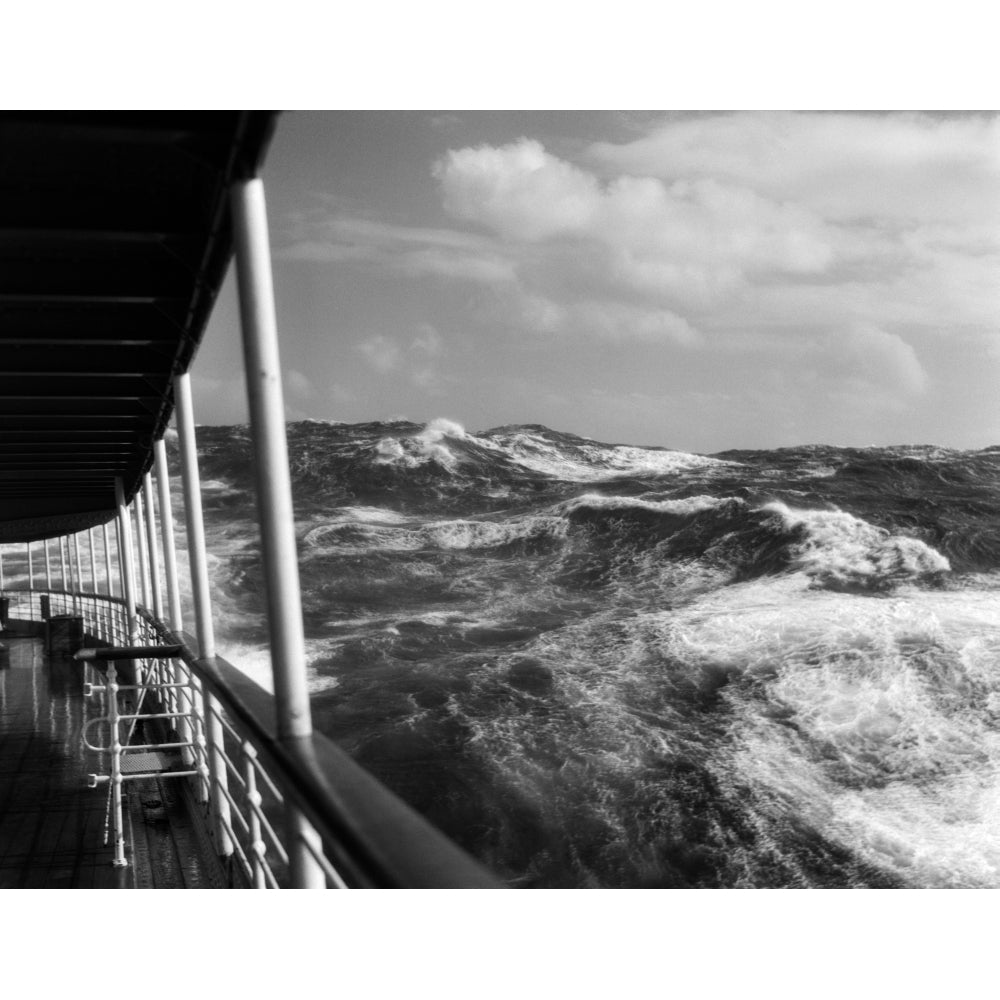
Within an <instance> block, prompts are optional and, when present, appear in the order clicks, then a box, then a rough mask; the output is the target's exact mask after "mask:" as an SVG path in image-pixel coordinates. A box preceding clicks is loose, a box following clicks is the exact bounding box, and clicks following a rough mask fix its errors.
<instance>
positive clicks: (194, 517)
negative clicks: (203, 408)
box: [174, 372, 233, 856]
mask: <svg viewBox="0 0 1000 1000" xmlns="http://www.w3.org/2000/svg"><path fill="white" fill-rule="evenodd" d="M174 402H175V403H176V407H177V409H176V413H177V436H178V443H179V445H180V453H181V474H182V478H183V480H184V516H185V520H186V523H187V540H188V561H189V563H190V566H191V589H192V596H193V597H194V614H195V622H196V623H197V633H198V645H199V647H200V655H201V656H202V657H204V658H206V659H210V658H211V657H213V656H215V625H214V623H213V622H212V598H211V588H210V583H209V578H208V558H207V554H206V549H205V522H204V518H203V516H202V510H201V477H200V475H199V473H198V443H197V441H196V439H195V433H194V409H193V407H192V405H191V378H190V376H189V375H188V374H187V372H185V373H184V374H182V375H177V376H176V377H175V378H174ZM219 711H220V709H219V703H218V701H217V700H216V699H215V698H214V697H213V696H212V695H211V694H210V693H208V692H205V693H204V730H205V737H206V739H207V742H208V767H209V774H210V775H211V796H210V798H211V804H212V815H213V818H214V819H215V835H216V850H217V851H218V853H219V854H221V855H223V856H227V855H230V854H232V853H233V844H232V840H231V838H230V836H229V830H228V827H229V825H230V811H229V801H228V800H227V799H226V796H225V793H224V791H223V789H224V788H226V787H227V786H228V782H227V780H226V765H225V761H224V760H223V757H222V752H221V751H222V743H223V739H224V734H223V730H222V723H221V721H220V720H219V717H218V713H219Z"/></svg>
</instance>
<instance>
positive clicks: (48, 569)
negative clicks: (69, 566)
mask: <svg viewBox="0 0 1000 1000" xmlns="http://www.w3.org/2000/svg"><path fill="white" fill-rule="evenodd" d="M45 589H46V590H51V589H52V558H51V556H50V555H49V539H48V538H46V539H45Z"/></svg>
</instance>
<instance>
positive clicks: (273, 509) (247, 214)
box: [230, 178, 326, 889]
mask: <svg viewBox="0 0 1000 1000" xmlns="http://www.w3.org/2000/svg"><path fill="white" fill-rule="evenodd" d="M230 204H231V208H232V216H233V234H234V239H235V246H236V266H237V278H238V283H239V295H240V327H241V329H242V333H243V361H244V368H245V370H246V382H247V398H248V401H249V407H250V428H251V436H252V438H253V442H254V456H255V463H254V464H255V469H256V477H257V512H258V521H259V523H260V534H261V553H262V559H263V564H264V566H263V568H264V580H265V587H266V590H267V606H268V625H269V630H270V643H271V672H272V675H273V678H274V699H275V711H276V713H277V720H276V722H277V729H278V737H279V739H284V740H288V741H290V742H292V741H295V740H300V739H305V738H308V737H309V736H310V735H311V734H312V715H311V711H310V707H309V687H308V683H307V672H306V656H305V638H304V635H303V630H302V600H301V595H300V590H299V565H298V553H297V550H296V546H295V511H294V509H293V506H292V486H291V477H290V474H289V471H288V442H287V439H286V437H285V404H284V398H283V395H282V389H281V361H280V358H279V355H278V331H277V321H276V317H275V308H274V288H273V283H272V280H271V253H270V247H269V245H268V230H267V209H266V205H265V201H264V184H263V182H262V181H261V180H260V178H253V179H252V180H247V181H239V182H237V183H236V184H234V185H233V189H232V195H231V199H230ZM287 819H288V828H289V833H290V838H289V840H290V843H289V863H290V868H291V877H292V884H293V885H294V886H295V887H296V888H303V889H313V888H316V889H322V888H325V887H326V878H325V876H324V874H323V871H322V869H321V868H320V867H319V865H318V864H317V862H316V860H315V858H314V857H313V855H312V853H311V852H310V851H309V849H308V848H307V847H306V846H305V844H304V843H303V841H308V842H310V843H312V844H314V845H317V846H318V842H319V838H318V837H317V835H316V832H315V830H313V829H312V827H311V826H309V824H308V823H306V822H305V819H304V817H302V815H301V814H300V813H299V812H298V811H297V810H294V809H292V808H289V810H288V816H287Z"/></svg>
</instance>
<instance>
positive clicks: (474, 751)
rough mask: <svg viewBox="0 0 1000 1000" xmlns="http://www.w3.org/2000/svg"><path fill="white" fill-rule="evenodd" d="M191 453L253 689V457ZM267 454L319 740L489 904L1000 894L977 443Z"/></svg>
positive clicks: (993, 557)
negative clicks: (456, 856)
mask: <svg viewBox="0 0 1000 1000" xmlns="http://www.w3.org/2000/svg"><path fill="white" fill-rule="evenodd" d="M199 438H200V445H201V448H202V452H203V457H202V461H203V470H204V474H205V478H206V480H208V481H212V482H213V484H214V488H213V490H212V491H211V493H210V497H209V500H210V501H211V502H209V503H208V504H207V505H206V518H207V521H208V525H209V530H210V548H212V550H213V551H214V552H215V553H216V560H215V562H213V568H212V573H213V581H214V585H215V588H216V591H217V598H218V606H219V607H220V608H221V619H222V625H223V628H222V631H223V632H225V633H226V634H225V635H220V640H219V644H220V648H222V649H224V650H229V651H230V652H229V653H227V655H229V656H230V657H231V658H233V659H234V660H237V661H238V660H240V659H244V660H247V661H249V663H250V669H251V670H252V671H254V672H256V673H258V674H260V675H261V676H262V677H263V676H264V675H265V674H266V666H267V664H266V654H264V652H263V649H264V645H265V641H266V636H265V635H264V627H263V623H264V619H265V614H266V604H265V600H264V591H263V577H262V572H261V569H260V564H259V543H258V542H257V540H256V537H255V535H254V533H253V529H252V525H253V510H252V497H253V486H252V483H253V480H252V475H251V457H250V451H249V439H248V437H247V436H246V435H245V433H244V432H243V431H242V430H241V429H239V428H235V429H234V428H229V429H227V428H200V429H199ZM289 447H290V457H291V462H292V468H293V470H294V475H295V481H294V487H295V503H296V514H297V530H298V538H299V543H300V553H301V562H300V574H301V580H302V588H303V603H304V614H305V626H306V634H307V645H308V652H309V671H310V686H311V689H312V692H313V694H312V698H313V711H314V724H315V725H316V726H317V728H319V729H321V730H322V731H323V732H325V733H327V734H328V735H329V736H331V737H332V738H334V739H336V740H337V741H339V742H340V743H341V745H342V746H343V747H344V748H345V749H346V750H347V751H348V752H349V753H351V754H352V755H353V756H354V757H355V758H356V759H357V760H358V761H359V762H361V763H362V764H363V765H364V766H365V767H367V768H368V769H370V770H371V771H372V772H373V773H375V774H376V776H378V777H379V778H380V779H381V780H382V781H384V782H385V783H386V784H388V785H389V786H390V787H391V788H392V789H394V790H395V791H396V792H397V794H399V795H401V796H402V797H403V798H404V799H406V800H407V801H409V802H410V803H411V804H412V805H413V806H414V807H415V808H417V809H419V810H420V811H422V812H423V813H424V814H425V815H426V816H427V817H428V818H429V819H430V820H431V822H433V823H435V824H436V825H438V826H439V827H441V828H442V829H443V830H444V831H445V832H446V833H447V834H448V835H450V836H451V837H453V838H454V839H455V840H457V841H458V842H459V843H460V844H461V845H462V846H463V847H465V848H466V849H467V850H469V851H471V852H472V853H474V854H475V855H477V856H478V857H479V858H481V859H482V860H483V861H484V862H485V863H486V864H488V865H489V866H490V867H491V868H492V869H493V870H494V871H496V872H497V873H498V874H499V875H500V876H501V877H502V878H504V879H506V880H507V882H508V883H509V884H511V885H515V886H544V887H569V886H594V887H603V886H607V887H640V886H658V887H667V886H671V887H688V888H693V887H751V886H753V887H763V886H773V887H779V886H780V887H807V886H808V887H840V888H843V887H862V886H865V887H885V888H888V887H911V886H912V887H917V886H941V887H946V886H947V887H966V886H991V887H1000V833H998V832H997V831H1000V823H998V819H1000V792H998V791H997V789H998V787H1000V785H998V778H1000V674H998V673H997V671H996V663H997V661H998V658H1000V614H998V612H997V608H998V607H1000V521H998V519H997V518H996V510H997V506H998V504H1000V449H986V450H984V451H980V452H958V451H952V450H947V449H938V448H932V447H929V446H919V447H918V446H907V447H901V448H883V449H849V448H836V447H832V446H822V445H816V446H809V447H803V448H790V449H778V450H774V451H766V452H748V451H734V452H727V453H724V454H721V455H716V456H698V455H689V454H686V453H684V452H676V451H669V450H667V449H657V448H633V447H631V446H626V445H606V444H601V443H600V442H596V441H591V440H588V439H586V438H581V437H577V436H574V435H571V434H564V433H560V432H556V431H553V430H550V429H548V428H544V427H540V426H538V425H517V426H508V427H501V428H495V429H493V430H488V431H481V432H477V433H469V432H467V431H465V430H464V429H463V428H462V427H461V426H459V425H458V424H455V423H453V422H451V421H443V420H438V421H432V422H431V423H429V424H426V425H422V424H414V423H409V422H405V421H396V422H392V423H382V422H373V423H370V424H355V425H351V424H319V423H304V424H295V425H290V427H289ZM227 630H228V631H227Z"/></svg>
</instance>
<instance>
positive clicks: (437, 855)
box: [7, 591, 499, 889]
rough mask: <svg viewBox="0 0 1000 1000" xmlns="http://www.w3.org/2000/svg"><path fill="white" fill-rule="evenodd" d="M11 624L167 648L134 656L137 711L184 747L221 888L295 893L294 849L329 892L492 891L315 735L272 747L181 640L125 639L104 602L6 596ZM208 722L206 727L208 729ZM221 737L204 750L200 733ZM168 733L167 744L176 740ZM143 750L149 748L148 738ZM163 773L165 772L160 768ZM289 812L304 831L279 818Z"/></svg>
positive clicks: (247, 695) (266, 701)
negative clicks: (60, 623) (42, 624)
mask: <svg viewBox="0 0 1000 1000" xmlns="http://www.w3.org/2000/svg"><path fill="white" fill-rule="evenodd" d="M7 596H8V597H10V598H11V608H10V617H11V618H12V619H22V620H24V619H28V620H32V621H35V622H39V621H42V620H43V618H44V617H45V614H44V613H45V611H46V610H47V611H48V616H49V617H52V616H60V615H71V616H75V617H77V618H82V619H83V632H84V636H85V644H88V643H89V644H91V645H98V646H100V645H107V646H114V647H134V646H176V647H179V655H178V656H176V657H175V658H173V659H161V658H159V657H155V658H153V657H150V658H146V659H136V660H135V661H134V663H135V665H136V669H135V673H136V682H137V684H138V685H139V686H140V687H141V686H143V685H145V686H146V687H147V689H148V693H147V694H146V695H145V699H146V709H145V713H146V714H148V715H150V716H160V717H161V720H160V721H161V722H162V721H163V717H165V718H169V719H174V720H176V726H175V729H176V733H167V734H165V736H164V738H165V739H166V740H167V741H168V742H176V743H178V744H180V745H182V746H183V747H184V750H183V754H184V758H183V763H182V765H181V766H182V767H184V768H185V769H190V770H194V771H196V772H197V777H195V778H193V779H186V778H179V779H178V780H179V781H190V785H189V787H190V790H191V798H192V799H193V800H194V803H193V804H194V807H195V808H196V809H200V810H201V811H202V815H203V817H204V819H205V821H206V822H205V826H206V827H207V829H208V831H209V836H210V837H211V839H212V841H213V844H214V846H215V849H216V852H217V853H218V854H220V856H222V857H223V858H224V859H225V860H226V862H227V863H228V868H229V872H230V878H231V883H232V884H233V885H234V886H241V887H242V886H247V887H251V888H275V889H277V888H289V887H294V875H293V868H294V866H293V865H291V864H290V855H291V854H292V853H293V851H294V850H298V849H304V850H305V851H307V852H308V853H309V854H310V855H311V856H312V858H313V859H314V860H315V862H316V864H317V865H318V866H319V868H320V869H321V870H322V872H323V874H324V876H325V879H326V885H327V887H328V888H353V887H358V888H363V887H372V888H379V887H381V888H407V887H424V888H435V887H437V888H497V887H499V885H498V883H497V882H496V881H495V880H494V879H493V878H492V876H490V875H489V873H487V872H486V871H485V870H484V869H482V868H481V867H480V866H479V865H478V863H476V862H475V861H473V860H472V859H471V858H469V857H468V856H467V855H465V854H464V853H463V852H462V851H461V850H460V849H459V848H458V847H456V846H455V845H454V844H452V843H451V842H450V841H449V840H448V839H447V838H445V837H444V836H443V835H442V834H441V833H439V832H438V831H437V830H435V829H434V828H433V827H431V826H430V825H429V824H427V823H426V821H425V820H423V819H422V818H421V817H420V816H418V815H417V814H416V813H414V812H413V811H412V810H411V809H410V808H409V807H408V806H406V805H405V804H404V803H402V802H401V801H400V800H399V799H397V798H396V797H395V796H394V795H393V794H392V793H391V792H389V791H388V789H386V788H385V787H384V786H382V785H381V784H379V782H377V781H376V780H375V779H374V778H373V777H371V776H370V775H369V774H367V772H365V771H363V770H362V769H361V768H360V767H358V765H356V764H355V763H354V762H353V761H351V760H350V758H348V757H347V756H346V755H345V754H343V752H342V751H340V750H339V749H338V748H337V747H336V746H334V744H333V743H332V742H331V741H330V740H328V739H326V738H325V737H323V736H318V735H315V734H313V735H311V736H309V737H307V738H304V739H299V740H295V739H281V738H280V737H279V736H278V735H277V733H276V731H275V726H274V723H273V721H272V720H273V719H274V699H273V697H272V696H271V695H270V694H269V693H268V692H266V691H265V690H264V689H263V688H261V687H260V686H259V685H257V684H256V683H255V682H253V681H252V680H250V679H249V678H248V677H246V676H245V675H244V674H242V673H241V672H240V671H238V670H237V669H236V668H235V667H234V666H233V665H232V664H230V663H228V662H227V661H225V660H224V659H223V658H222V657H212V658H210V659H199V658H198V656H197V654H196V653H195V651H194V648H195V642H194V640H193V639H192V638H191V637H190V636H188V635H187V634H186V633H179V634H178V633H172V632H171V631H170V630H169V629H168V628H167V627H166V626H165V625H164V624H163V623H162V622H160V621H159V620H157V619H156V618H155V617H154V616H153V615H151V614H150V613H149V612H148V611H147V610H146V609H144V608H138V609H137V619H136V623H135V634H130V629H129V621H128V613H127V610H126V605H125V602H124V601H123V600H122V599H120V598H115V597H108V596H105V595H95V594H85V593H68V592H43V591H9V592H8V594H7ZM209 720H215V721H217V723H218V725H217V726H216V727H212V726H210V725H208V724H207V723H208V722H209ZM213 728H214V729H215V731H219V732H221V733H222V738H221V740H220V741H219V742H218V743H216V744H211V743H210V741H209V737H208V736H207V734H210V733H211V732H212V731H213ZM175 737H176V739H175ZM144 742H148V743H152V742H153V741H152V740H151V739H148V738H147V739H146V740H145V741H144ZM168 773H169V772H168ZM292 812H294V814H295V815H304V816H305V817H306V818H307V819H308V821H309V824H311V826H307V829H306V830H305V831H303V830H302V824H301V823H295V822H294V821H290V822H286V817H287V816H288V815H291V813H292Z"/></svg>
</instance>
